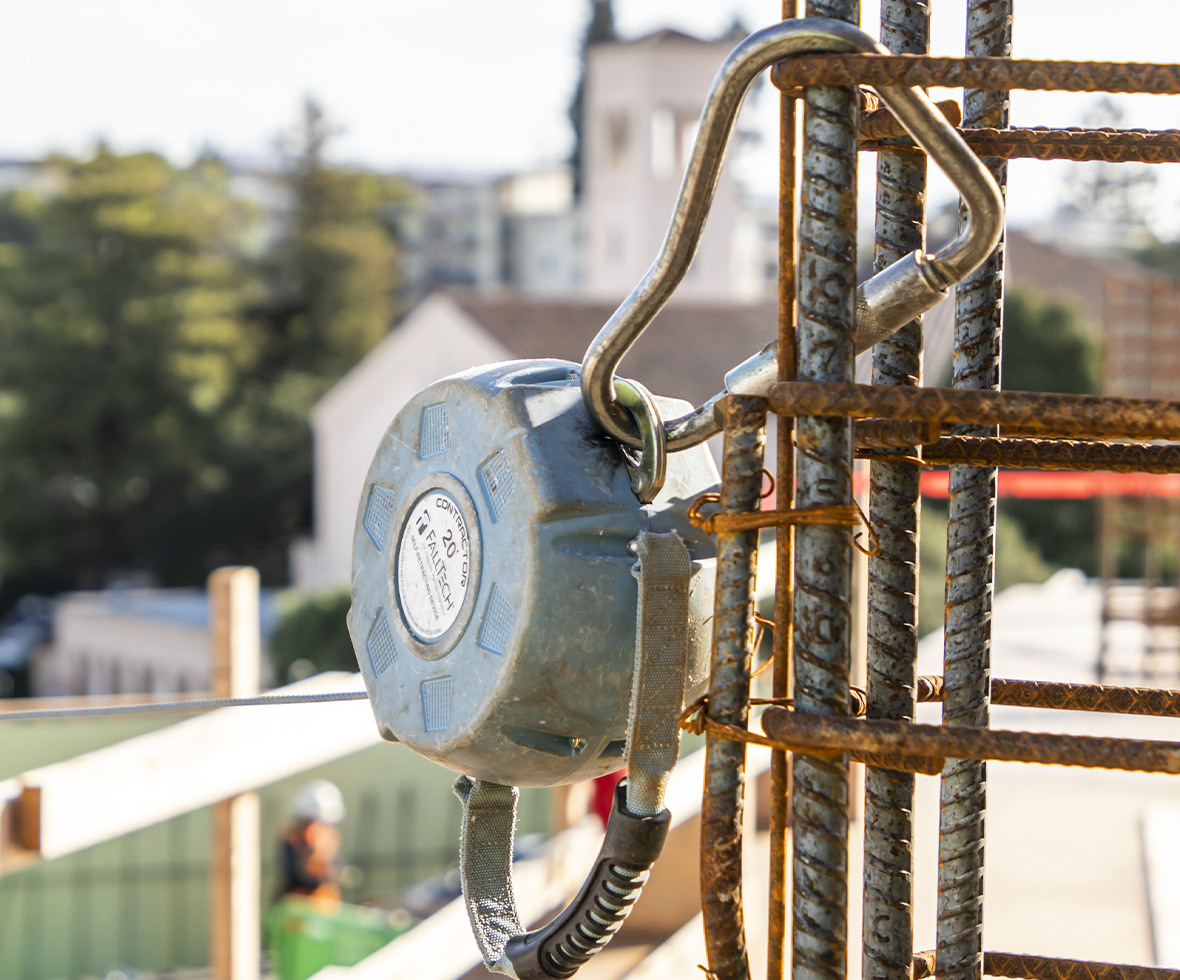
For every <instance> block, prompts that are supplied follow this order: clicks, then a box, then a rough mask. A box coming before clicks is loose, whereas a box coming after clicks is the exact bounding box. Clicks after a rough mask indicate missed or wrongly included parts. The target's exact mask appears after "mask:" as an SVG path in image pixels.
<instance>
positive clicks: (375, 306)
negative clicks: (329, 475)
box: [257, 99, 406, 389]
mask: <svg viewBox="0 0 1180 980" xmlns="http://www.w3.org/2000/svg"><path fill="white" fill-rule="evenodd" d="M333 135H334V130H333V128H332V126H331V125H330V124H329V123H328V121H327V120H326V119H325V117H324V113H323V110H322V109H321V108H320V106H319V105H318V104H317V103H316V102H315V101H314V100H312V99H308V100H307V101H306V102H305V103H304V106H303V116H302V119H301V121H300V125H299V127H298V128H297V129H296V130H295V131H294V132H293V133H290V134H288V136H287V137H286V138H285V139H283V140H282V141H281V143H280V147H281V149H282V152H283V156H284V166H283V180H284V182H285V184H286V186H287V189H288V192H289V194H290V198H291V217H290V221H289V224H288V227H287V228H286V229H285V234H284V235H283V236H282V237H281V238H280V240H279V242H278V245H277V247H276V248H275V250H274V254H273V255H272V256H271V257H270V260H269V262H268V269H267V272H268V279H269V281H270V298H269V301H268V302H267V303H266V304H265V305H263V306H262V307H260V308H259V309H258V310H257V313H258V315H259V316H260V318H261V319H262V320H263V321H264V323H265V326H266V329H265V333H266V337H267V343H266V345H265V347H264V349H263V357H262V363H261V364H260V374H261V376H262V377H265V378H268V379H269V378H273V377H276V376H278V375H282V374H285V373H289V372H298V373H299V374H302V375H304V376H305V377H306V378H308V379H314V382H313V384H312V387H320V388H321V389H322V388H324V387H326V386H327V385H330V384H331V383H332V382H333V381H334V380H335V379H336V378H338V377H340V375H341V374H343V373H344V372H345V371H346V370H348V369H349V368H350V367H352V366H353V365H354V364H355V363H356V362H357V361H358V360H360V358H361V357H362V356H364V354H365V353H366V352H367V351H368V350H369V349H370V348H371V347H372V346H373V345H374V344H375V343H376V342H377V341H378V340H380V339H381V338H382V337H383V336H384V335H385V333H386V332H387V331H388V330H389V326H390V323H391V322H392V320H393V315H394V299H393V297H394V291H395V288H396V286H397V284H398V275H397V273H398V249H397V244H396V240H395V233H394V228H393V222H392V217H391V215H392V211H393V206H394V204H395V203H396V202H398V201H399V200H401V199H402V198H403V197H404V196H405V193H406V190H405V186H404V184H403V183H402V182H401V181H399V180H398V179H396V178H392V177H385V176H380V175H377V174H372V173H367V172H363V171H353V170H348V169H345V168H342V167H336V166H331V165H329V164H328V162H327V161H326V160H325V156H324V151H325V148H326V146H327V144H328V141H329V140H330V139H331V138H332V136H333Z"/></svg>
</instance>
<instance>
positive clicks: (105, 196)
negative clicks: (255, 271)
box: [0, 149, 260, 587]
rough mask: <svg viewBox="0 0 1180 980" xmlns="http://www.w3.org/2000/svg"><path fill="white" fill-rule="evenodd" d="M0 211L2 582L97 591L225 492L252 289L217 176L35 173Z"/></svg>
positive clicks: (208, 170)
mask: <svg viewBox="0 0 1180 980" xmlns="http://www.w3.org/2000/svg"><path fill="white" fill-rule="evenodd" d="M46 172H47V174H48V175H49V176H50V177H52V179H53V180H54V181H55V182H56V183H57V185H58V190H57V191H56V192H55V193H52V194H49V195H44V196H36V195H33V194H31V193H28V192H23V193H18V194H15V195H12V196H10V197H9V198H8V199H7V200H6V201H5V202H4V207H3V210H4V211H5V212H6V213H7V214H8V215H9V216H10V217H9V221H8V222H7V224H8V226H9V227H10V228H11V227H13V226H14V225H20V226H22V227H23V232H22V234H21V235H20V236H19V240H17V241H12V242H9V243H6V246H5V249H4V258H5V261H4V263H3V266H2V267H0V296H3V304H4V306H3V312H2V315H0V343H2V345H3V347H4V349H5V351H6V357H5V358H4V359H3V361H2V362H0V392H3V401H4V403H5V405H6V406H7V410H6V411H5V412H4V415H3V418H2V419H0V456H2V457H3V458H4V460H5V466H4V467H3V468H0V541H2V542H3V554H4V574H5V576H6V577H16V578H17V579H18V580H19V579H22V578H24V579H33V580H38V581H49V582H53V581H54V580H57V581H59V582H60V584H61V585H63V586H64V585H72V586H82V587H95V586H98V585H101V584H102V583H103V581H104V579H105V577H106V575H107V573H109V572H110V571H111V570H113V569H123V568H129V567H135V566H138V565H141V564H142V560H143V555H144V549H145V548H147V549H148V550H150V549H151V544H152V542H153V539H155V538H156V537H157V536H160V535H164V536H167V535H169V534H170V533H171V531H172V530H173V528H174V526H175V525H176V524H177V523H178V522H179V523H183V522H184V520H185V519H186V514H187V513H188V512H193V511H196V512H199V511H200V510H201V509H202V508H203V507H205V506H206V505H208V504H209V503H210V501H211V499H212V498H213V497H215V496H216V495H217V494H218V493H219V492H220V491H222V490H223V489H224V488H225V486H226V483H227V480H228V471H227V463H228V459H227V454H226V452H225V450H224V448H223V447H222V446H221V445H220V440H219V438H218V436H219V432H218V421H219V419H220V417H221V415H222V414H223V413H224V411H225V409H226V407H227V405H228V404H230V403H231V402H232V401H233V398H234V392H235V383H236V379H237V378H238V377H239V376H240V375H241V374H243V373H244V372H248V371H249V370H250V368H251V367H252V364H253V361H254V359H255V357H256V356H257V351H258V346H257V344H256V343H255V342H253V341H252V338H251V337H250V336H249V334H248V333H246V332H244V331H243V329H242V327H241V324H240V322H239V319H238V309H239V307H240V305H241V303H242V301H243V297H245V296H248V295H249V294H250V293H251V291H252V290H255V289H257V288H258V287H259V286H260V283H259V282H258V281H257V279H256V278H255V277H253V276H252V275H251V273H250V271H249V269H248V267H247V266H246V265H245V264H244V263H243V262H242V261H240V257H239V256H238V255H236V254H235V252H234V249H233V246H232V243H233V241H234V240H235V239H236V238H237V237H238V236H239V235H240V234H241V233H242V231H243V229H244V228H245V226H246V225H247V223H248V221H249V213H248V211H247V210H246V209H245V208H244V206H243V205H241V204H240V203H238V202H235V201H234V200H233V199H232V198H231V197H230V196H229V195H228V193H227V188H226V183H227V178H226V174H225V171H224V169H223V168H222V167H221V166H220V165H218V164H216V163H215V162H212V161H202V162H200V163H198V164H197V165H195V166H193V167H191V168H188V169H186V170H176V169H174V168H172V167H171V166H169V165H168V164H167V163H166V162H165V161H164V160H163V159H161V158H160V157H158V156H155V155H153V154H146V153H145V154H137V155H134V156H128V157H118V156H115V155H114V154H112V153H110V152H109V151H107V150H104V149H100V150H99V151H98V152H97V153H96V154H95V156H94V157H93V159H91V160H87V161H75V160H70V159H67V158H64V157H58V158H54V159H52V160H50V161H48V162H47V164H46Z"/></svg>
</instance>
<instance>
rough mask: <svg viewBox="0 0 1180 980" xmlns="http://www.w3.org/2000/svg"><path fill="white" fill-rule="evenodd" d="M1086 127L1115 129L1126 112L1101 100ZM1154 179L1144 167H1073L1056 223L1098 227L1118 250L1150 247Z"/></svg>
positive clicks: (1088, 112)
mask: <svg viewBox="0 0 1180 980" xmlns="http://www.w3.org/2000/svg"><path fill="white" fill-rule="evenodd" d="M1082 123H1083V125H1085V126H1086V127H1088V128H1090V129H1117V128H1119V127H1120V126H1121V125H1122V124H1123V108H1122V106H1121V105H1120V104H1119V102H1118V101H1117V100H1116V99H1114V98H1113V97H1111V96H1109V95H1106V96H1103V97H1102V98H1100V99H1098V100H1097V101H1096V102H1094V103H1093V104H1092V105H1091V106H1090V107H1089V109H1087V110H1086V112H1085V114H1084V115H1083V117H1082ZM1156 178H1157V171H1156V169H1155V168H1154V167H1152V166H1151V165H1150V164H1145V163H1138V164H1137V163H1106V162H1105V161H1101V160H1091V161H1088V162H1085V163H1077V164H1074V165H1073V166H1071V167H1070V168H1069V169H1068V170H1067V171H1066V176H1065V179H1064V181H1063V182H1062V185H1061V198H1060V200H1059V201H1058V205H1057V213H1056V216H1055V220H1056V221H1057V223H1058V224H1060V225H1063V226H1064V227H1066V228H1070V227H1071V226H1073V227H1075V228H1076V226H1079V225H1090V226H1100V227H1101V228H1102V229H1103V231H1102V235H1103V237H1104V238H1105V239H1106V241H1107V242H1108V243H1110V244H1114V245H1116V246H1119V245H1126V244H1129V243H1133V242H1138V243H1140V244H1141V245H1142V244H1144V243H1151V242H1152V240H1153V239H1154V237H1155V236H1154V235H1153V234H1151V232H1150V231H1149V224H1150V221H1149V219H1150V217H1151V215H1152V211H1153V209H1154V208H1156V207H1158V202H1156V201H1155V200H1154V197H1155V189H1156V182H1157V181H1156Z"/></svg>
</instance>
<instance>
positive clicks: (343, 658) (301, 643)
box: [269, 588, 357, 682]
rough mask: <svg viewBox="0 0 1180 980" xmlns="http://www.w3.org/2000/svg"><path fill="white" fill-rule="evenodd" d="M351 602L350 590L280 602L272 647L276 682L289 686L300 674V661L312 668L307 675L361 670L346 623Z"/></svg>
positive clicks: (296, 597)
mask: <svg viewBox="0 0 1180 980" xmlns="http://www.w3.org/2000/svg"><path fill="white" fill-rule="evenodd" d="M351 602H352V599H351V596H350V594H349V591H348V589H346V588H342V589H327V590H324V591H322V592H317V593H313V594H311V595H306V594H299V593H292V594H288V595H287V596H285V597H284V598H283V599H282V600H280V606H279V624H278V626H277V627H276V628H275V631H274V633H272V634H271V637H270V643H269V648H270V656H271V661H272V662H273V663H274V667H275V678H276V680H278V681H279V682H285V681H286V680H287V679H288V678H289V677H291V675H292V674H293V673H295V672H299V671H298V668H296V670H295V671H294V672H293V671H292V667H293V666H294V665H296V664H298V662H299V661H306V662H307V664H310V666H309V667H307V669H306V671H305V673H315V672H318V671H321V670H356V669H357V666H356V655H355V654H354V653H353V650H352V640H351V639H349V636H348V626H347V623H346V620H345V617H346V616H347V615H348V608H349V605H350V604H351ZM299 666H304V665H303V664H299ZM291 679H294V678H293V677H291Z"/></svg>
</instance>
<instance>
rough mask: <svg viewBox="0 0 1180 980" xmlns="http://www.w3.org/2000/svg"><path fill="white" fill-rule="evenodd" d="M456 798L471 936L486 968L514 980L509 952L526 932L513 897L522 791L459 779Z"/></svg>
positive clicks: (463, 879)
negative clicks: (511, 944)
mask: <svg viewBox="0 0 1180 980" xmlns="http://www.w3.org/2000/svg"><path fill="white" fill-rule="evenodd" d="M455 795H456V796H457V797H459V799H460V801H462V803H463V829H462V831H461V832H460V834H459V877H460V880H461V881H462V884H463V899H464V901H465V902H466V903H467V917H468V918H469V919H470V920H471V931H472V932H473V933H474V934H475V942H476V944H477V945H478V946H479V951H480V953H482V954H483V961H484V964H485V965H486V966H487V968H488V969H489V970H495V971H497V972H499V973H507V974H508V975H509V976H512V977H514V976H516V972H515V971H514V970H513V969H512V964H511V963H510V962H509V960H508V959H507V957H505V956H504V947H505V946H507V945H508V940H509V939H511V938H512V937H513V936H515V935H516V934H517V933H520V932H523V931H524V930H523V929H522V928H521V925H520V914H519V913H518V912H517V911H516V899H515V897H514V896H513V894H512V842H513V838H514V837H515V835H516V800H517V798H518V797H519V796H520V790H518V789H517V788H516V787H515V786H503V785H501V784H500V783H489V782H488V781H487V780H484V779H469V778H468V777H467V776H460V777H459V778H458V779H456V780H455Z"/></svg>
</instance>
